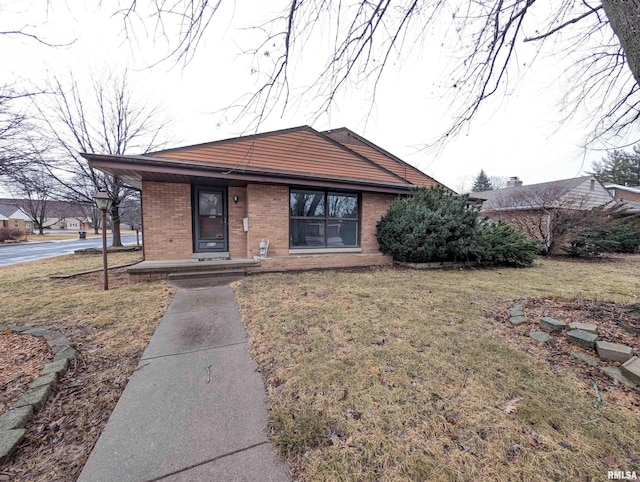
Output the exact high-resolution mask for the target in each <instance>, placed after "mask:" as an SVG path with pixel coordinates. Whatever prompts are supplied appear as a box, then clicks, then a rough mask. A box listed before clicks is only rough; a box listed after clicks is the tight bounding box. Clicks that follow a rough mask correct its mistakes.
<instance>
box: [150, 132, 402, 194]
mask: <svg viewBox="0 0 640 482" xmlns="http://www.w3.org/2000/svg"><path fill="white" fill-rule="evenodd" d="M147 156H151V157H155V158H163V159H172V160H179V161H193V162H203V163H207V162H209V163H214V164H218V165H220V164H221V165H227V166H229V169H230V170H234V171H237V172H242V171H243V170H245V169H250V170H252V169H268V170H275V171H283V172H288V173H300V174H307V175H318V176H332V177H341V178H345V179H362V180H366V181H375V182H383V183H394V184H405V182H406V181H405V179H404V178H403V177H402V176H398V175H396V174H394V172H393V171H391V170H390V169H387V168H386V166H382V165H378V164H377V163H376V162H374V161H373V160H370V159H367V158H366V157H364V156H363V155H361V154H359V153H357V152H354V151H353V150H350V149H347V148H346V147H344V146H343V145H342V144H340V143H338V142H336V141H334V140H333V139H330V138H329V137H327V136H325V135H323V134H321V133H319V132H318V131H316V130H314V129H312V128H311V127H308V126H302V127H296V128H293V129H287V130H283V131H274V132H268V133H264V134H257V135H252V136H246V137H238V138H235V139H227V140H223V141H217V142H210V143H207V144H199V145H195V146H188V147H182V148H177V149H169V150H164V151H159V152H154V153H150V154H147Z"/></svg>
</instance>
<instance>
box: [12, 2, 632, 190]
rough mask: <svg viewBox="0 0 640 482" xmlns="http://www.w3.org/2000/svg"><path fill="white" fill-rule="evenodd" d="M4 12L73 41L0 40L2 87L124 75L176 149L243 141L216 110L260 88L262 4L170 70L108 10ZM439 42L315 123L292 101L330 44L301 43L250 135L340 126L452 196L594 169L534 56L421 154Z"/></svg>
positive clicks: (246, 7)
mask: <svg viewBox="0 0 640 482" xmlns="http://www.w3.org/2000/svg"><path fill="white" fill-rule="evenodd" d="M3 3H4V5H3V9H2V10H0V31H2V30H13V29H16V28H20V27H22V26H24V25H33V26H34V28H33V29H32V30H31V31H33V32H37V33H38V35H40V36H41V37H42V38H44V39H46V40H47V41H49V42H52V43H60V44H64V43H65V42H70V41H73V44H72V45H70V46H62V47H56V48H52V47H47V46H44V45H41V44H39V43H37V42H35V41H32V40H29V39H26V38H18V37H2V36H0V65H2V69H1V71H0V82H1V83H14V82H17V83H24V85H36V86H37V85H44V83H46V80H47V78H48V77H50V76H52V75H58V76H64V75H66V74H68V73H69V72H72V73H73V75H74V76H75V77H76V78H78V79H79V80H81V81H83V80H84V81H89V80H90V78H91V75H94V76H95V75H101V74H104V73H105V72H107V71H110V70H111V71H117V70H122V69H124V68H129V69H131V71H132V72H131V79H132V85H133V87H134V89H135V94H136V96H138V97H139V98H140V99H141V100H142V101H147V102H151V103H161V104H162V105H163V108H164V113H165V115H166V116H167V117H168V118H170V119H171V136H172V137H173V144H175V145H188V144H195V143H201V142H207V141H212V140H219V139H224V138H228V137H234V136H236V135H239V134H242V133H247V132H246V130H245V129H246V126H247V124H248V121H249V119H248V118H247V117H244V118H241V119H240V120H238V121H235V119H234V116H233V115H230V114H227V115H221V114H220V111H221V110H222V109H224V108H225V107H227V106H229V105H230V104H232V103H234V102H235V101H236V100H237V99H238V98H239V97H241V96H242V94H245V93H247V92H252V91H253V90H254V89H255V88H256V86H257V85H258V84H257V82H258V77H259V76H258V75H256V74H252V70H251V69H252V68H254V69H255V68H258V70H260V69H262V68H264V66H265V65H266V62H267V61H268V59H263V60H262V61H261V62H260V64H256V62H255V59H253V58H252V57H251V56H249V55H242V54H241V52H242V50H244V49H248V48H250V47H253V46H254V45H255V43H256V34H255V32H252V31H250V30H246V29H244V27H249V26H251V25H255V24H256V23H257V22H259V21H260V20H264V19H267V18H270V17H271V16H273V13H274V12H273V11H271V12H270V11H267V10H265V8H268V7H264V5H263V6H262V10H260V9H257V8H256V5H260V4H261V3H265V4H266V3H268V2H260V3H258V2H249V1H242V0H237V1H236V2H235V3H234V4H232V3H227V4H224V5H225V8H227V10H223V11H221V12H220V14H219V15H218V17H217V19H216V21H214V23H213V24H212V25H211V26H210V27H209V29H208V31H207V35H206V37H205V38H204V39H203V42H202V43H201V45H200V46H199V48H198V50H197V53H196V55H195V57H194V58H193V60H192V61H191V62H190V63H189V64H188V65H186V66H183V65H182V64H179V65H175V64H174V63H172V62H170V61H168V62H162V63H160V64H159V65H156V66H154V67H148V66H149V65H151V64H153V63H155V62H156V61H158V60H159V59H161V58H162V56H163V55H164V54H165V53H166V48H167V44H166V42H165V41H163V40H162V39H158V38H156V39H155V40H153V30H152V28H153V26H152V25H151V24H149V22H147V24H146V25H147V27H148V29H147V31H145V30H144V29H143V28H142V27H141V25H142V24H141V23H138V24H137V27H136V28H135V29H134V30H133V31H130V34H135V36H136V38H135V39H132V38H129V39H128V40H127V39H126V38H125V37H124V35H123V32H122V26H123V24H122V19H121V18H120V17H117V16H116V17H113V16H111V15H110V14H111V13H113V12H109V11H107V10H104V7H103V10H102V11H100V10H92V9H91V8H86V7H80V8H78V7H75V6H74V7H73V11H69V10H68V8H71V7H60V6H59V5H58V6H57V7H56V8H60V10H49V11H48V12H46V11H45V9H44V7H45V6H46V2H45V1H34V2H33V3H32V4H30V6H28V7H27V6H25V4H24V3H22V2H2V1H1V0H0V5H2V4H3ZM74 3H75V2H74ZM78 3H80V2H78ZM103 3H110V2H103ZM269 4H270V5H272V4H271V3H269ZM231 9H233V10H231ZM12 11H13V12H16V14H15V15H14V14H11V12H12ZM440 35H441V33H440V32H431V34H430V36H428V37H427V40H426V42H425V43H424V44H423V45H422V46H421V47H420V46H418V47H416V48H413V50H412V51H411V52H410V53H407V52H406V51H405V52H404V54H403V55H402V57H401V58H400V59H392V63H391V64H390V65H389V68H388V70H387V72H386V74H385V76H384V77H383V79H382V81H381V83H380V84H379V86H378V89H377V92H376V96H375V101H374V102H372V88H371V87H372V85H371V83H369V84H366V83H365V84H364V85H352V86H350V87H349V88H348V90H347V91H345V93H344V95H342V96H341V97H340V98H338V99H337V102H336V104H335V106H334V107H333V108H332V109H331V111H330V113H328V114H324V115H321V116H319V117H318V116H316V115H315V114H316V107H317V105H318V100H317V99H313V98H309V97H304V98H303V99H302V101H301V102H295V100H296V99H297V98H298V97H297V94H298V93H299V92H301V91H302V90H303V87H304V86H305V85H308V84H309V83H310V82H311V80H312V78H313V73H314V72H315V71H316V69H317V68H319V67H320V66H319V65H318V62H317V59H318V58H319V56H318V55H317V54H318V52H319V51H321V50H322V49H323V47H326V45H327V43H326V42H325V41H324V39H322V38H317V39H313V40H312V41H310V42H309V43H308V44H307V45H306V46H305V50H304V51H303V52H304V55H303V60H301V61H300V62H298V63H297V64H296V65H294V71H293V72H292V79H293V80H294V81H295V82H294V85H295V86H296V90H295V91H294V92H293V94H294V95H293V97H292V99H293V100H294V101H293V102H292V103H291V104H290V106H289V108H288V109H287V110H286V111H285V112H284V114H281V113H280V112H279V111H278V112H276V113H274V114H273V115H271V116H270V117H268V118H267V119H266V120H265V121H264V122H263V123H262V124H261V125H260V127H259V130H260V131H261V132H264V131H269V130H274V129H281V128H288V127H294V126H298V125H304V124H308V125H311V126H312V127H314V128H315V129H318V130H325V129H333V128H338V127H343V126H346V127H348V128H350V129H351V130H353V131H355V132H357V133H359V134H361V135H362V136H364V137H366V138H367V139H369V140H370V141H372V142H374V143H375V144H378V145H379V146H381V147H383V148H385V149H386V150H388V151H390V152H392V153H394V154H396V155H397V156H399V157H401V158H403V159H404V160H405V161H407V162H409V163H410V164H413V165H415V166H417V167H418V168H420V169H422V170H423V171H424V172H426V173H427V174H429V175H430V176H433V177H434V178H435V179H437V180H438V181H440V182H442V183H444V184H445V185H448V186H449V187H451V188H453V189H456V190H459V189H460V188H461V187H462V185H463V184H464V183H465V182H466V184H467V186H470V184H471V180H472V178H473V177H474V176H475V175H476V174H477V173H478V172H479V171H480V169H484V170H485V172H487V174H489V175H490V176H505V177H509V176H519V177H520V178H521V179H522V180H523V181H524V183H525V184H532V183H535V182H544V181H549V180H554V179H564V178H570V177H575V176H578V175H582V174H584V173H585V170H589V169H590V166H591V162H592V161H593V160H597V159H600V158H601V157H602V156H603V155H604V153H603V152H594V151H585V150H584V149H582V148H581V145H582V144H583V143H584V141H585V138H586V136H587V135H588V134H589V132H588V131H587V126H588V122H587V119H586V118H585V117H584V116H581V115H578V116H577V117H576V118H574V119H573V120H572V121H571V122H569V123H566V124H564V125H562V126H561V127H560V122H561V121H562V119H563V118H564V114H563V113H562V112H561V107H560V106H561V100H562V97H563V93H564V92H565V91H566V89H567V87H566V84H564V83H563V77H564V76H565V69H566V68H567V65H568V64H567V63H566V62H567V59H566V58H564V57H562V56H557V57H545V58H539V59H538V60H537V64H536V66H535V70H526V71H524V72H521V73H520V75H519V76H517V77H516V76H514V75H512V76H511V84H510V90H509V92H508V95H506V96H502V97H501V98H500V99H496V100H495V101H493V102H490V103H488V104H486V105H485V106H484V108H483V109H482V111H481V112H480V115H479V116H478V117H477V118H476V119H475V120H474V121H473V123H472V124H471V125H470V126H469V128H468V129H466V130H465V132H464V133H463V134H461V135H460V136H458V137H457V138H455V139H454V140H452V141H449V142H448V143H447V144H446V145H445V147H444V149H442V150H441V151H440V152H439V153H437V154H436V153H434V152H432V151H428V150H425V149H422V148H423V147H424V145H425V144H426V143H428V142H429V141H431V140H433V139H434V138H435V137H436V136H438V135H439V134H441V133H442V132H443V131H444V129H445V128H446V127H447V126H448V125H449V123H450V122H451V115H452V112H450V111H448V110H447V107H448V105H449V102H448V100H447V89H448V87H447V85H446V84H447V81H446V78H444V77H443V69H445V68H446V67H447V65H449V64H450V63H451V62H453V61H454V59H453V58H452V54H451V53H450V51H449V53H447V52H443V51H442V49H441V48H440V45H441V44H442V42H441V39H440V38H439V36H440ZM516 80H517V82H516ZM248 133H250V132H248ZM624 143H625V139H620V144H624Z"/></svg>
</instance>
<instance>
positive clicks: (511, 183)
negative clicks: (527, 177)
mask: <svg viewBox="0 0 640 482" xmlns="http://www.w3.org/2000/svg"><path fill="white" fill-rule="evenodd" d="M520 186H522V181H521V180H520V178H518V176H512V177H510V178H509V180H508V181H507V187H520Z"/></svg>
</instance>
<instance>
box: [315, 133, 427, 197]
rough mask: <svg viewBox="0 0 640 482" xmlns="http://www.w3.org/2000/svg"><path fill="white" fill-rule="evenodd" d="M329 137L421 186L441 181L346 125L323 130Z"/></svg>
mask: <svg viewBox="0 0 640 482" xmlns="http://www.w3.org/2000/svg"><path fill="white" fill-rule="evenodd" d="M323 134H325V135H327V136H328V137H330V138H332V139H334V140H336V141H338V142H339V143H340V144H342V145H343V146H345V147H347V148H348V149H350V150H352V151H354V152H357V153H358V154H360V155H362V156H364V157H366V158H367V159H370V160H372V161H373V162H375V163H376V164H378V165H379V166H381V167H384V168H385V169H388V170H389V171H391V172H393V173H394V174H395V175H396V176H399V177H401V178H402V179H404V180H406V181H408V182H410V183H411V184H414V185H416V186H420V187H434V186H438V185H439V183H438V182H437V181H436V180H435V179H433V178H432V177H429V176H427V175H426V174H425V173H424V172H422V171H421V170H419V169H417V168H416V167H414V166H412V165H411V164H408V163H406V162H405V161H403V160H402V159H400V158H399V157H396V156H394V155H393V154H391V153H390V152H388V151H386V150H384V149H382V148H381V147H379V146H377V145H375V144H374V143H373V142H371V141H369V140H367V139H365V138H364V137H361V136H359V135H358V134H356V133H355V132H353V131H352V130H350V129H347V128H346V127H341V128H339V129H331V130H328V131H325V132H323Z"/></svg>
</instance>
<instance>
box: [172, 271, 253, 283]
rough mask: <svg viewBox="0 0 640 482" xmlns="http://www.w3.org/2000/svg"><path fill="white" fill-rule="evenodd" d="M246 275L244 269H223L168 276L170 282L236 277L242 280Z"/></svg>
mask: <svg viewBox="0 0 640 482" xmlns="http://www.w3.org/2000/svg"><path fill="white" fill-rule="evenodd" d="M244 275H245V271H244V270H243V269H228V268H221V269H216V270H209V271H187V272H184V273H169V275H168V276H167V280H168V281H179V280H193V279H207V278H220V277H236V278H241V277H243V276H244Z"/></svg>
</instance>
